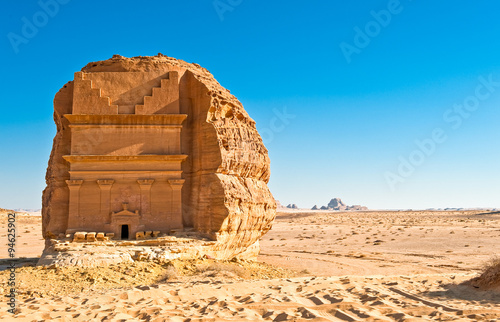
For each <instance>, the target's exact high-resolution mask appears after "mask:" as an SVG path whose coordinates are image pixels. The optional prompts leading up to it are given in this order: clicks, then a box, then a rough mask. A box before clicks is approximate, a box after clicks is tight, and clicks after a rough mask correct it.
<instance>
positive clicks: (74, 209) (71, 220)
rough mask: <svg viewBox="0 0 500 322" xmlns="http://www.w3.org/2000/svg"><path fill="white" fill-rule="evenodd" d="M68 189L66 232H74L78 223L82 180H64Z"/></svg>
mask: <svg viewBox="0 0 500 322" xmlns="http://www.w3.org/2000/svg"><path fill="white" fill-rule="evenodd" d="M66 183H67V184H68V188H69V214H68V227H67V231H68V232H74V231H76V230H77V229H78V228H79V227H78V224H79V222H80V188H81V186H82V184H83V180H66Z"/></svg>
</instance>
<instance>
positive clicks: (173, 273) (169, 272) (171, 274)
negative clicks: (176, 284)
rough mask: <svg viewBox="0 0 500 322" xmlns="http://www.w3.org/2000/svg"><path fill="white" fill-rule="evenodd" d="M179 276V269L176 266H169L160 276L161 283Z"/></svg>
mask: <svg viewBox="0 0 500 322" xmlns="http://www.w3.org/2000/svg"><path fill="white" fill-rule="evenodd" d="M176 277H177V270H176V269H175V267H174V266H168V267H167V268H166V269H165V270H164V271H163V272H162V273H161V274H160V276H159V277H158V282H159V283H162V282H163V283H164V282H168V281H169V280H172V279H174V278H176Z"/></svg>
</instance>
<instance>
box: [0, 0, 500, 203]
mask: <svg viewBox="0 0 500 322" xmlns="http://www.w3.org/2000/svg"><path fill="white" fill-rule="evenodd" d="M54 1H56V0H42V1H41V2H37V1H6V2H5V3H4V10H2V13H1V16H0V17H1V20H0V21H1V36H2V37H1V41H0V50H1V51H0V52H1V55H2V56H1V58H2V61H3V63H4V66H3V72H2V76H3V77H2V78H1V80H0V82H1V89H2V94H3V95H2V97H3V104H2V112H3V115H2V118H1V121H0V124H1V125H0V138H1V139H0V151H2V157H1V158H0V169H1V170H0V183H1V184H0V207H4V208H22V207H24V208H38V207H40V205H41V191H42V190H43V188H44V186H45V182H44V177H45V170H46V167H47V161H48V158H49V155H50V149H51V145H52V139H53V136H54V134H55V125H54V124H53V121H52V110H53V107H52V100H53V97H54V95H55V93H56V92H57V91H58V90H59V88H61V87H62V86H63V85H64V84H65V83H66V82H67V81H69V80H72V78H73V73H74V72H75V71H78V70H80V69H81V68H82V67H83V66H85V65H86V64H87V63H88V62H90V61H98V60H104V59H108V58H110V57H111V56H112V55H113V54H120V55H123V56H126V57H132V56H138V55H156V54H157V53H159V52H161V53H163V54H166V55H168V56H171V57H175V58H179V59H183V60H185V61H187V62H196V63H198V64H200V65H202V66H203V67H205V68H207V69H208V70H209V71H210V72H212V73H213V74H214V76H215V77H216V79H217V80H218V81H219V82H220V83H221V84H222V85H223V86H225V87H226V88H228V89H230V90H231V92H232V93H233V94H234V95H236V97H238V98H239V99H240V101H241V102H242V103H243V104H244V106H245V109H246V110H247V111H248V113H249V114H250V115H251V116H252V117H253V118H254V119H255V120H256V122H257V127H258V129H259V131H261V133H262V134H263V137H264V141H265V144H266V146H267V147H268V149H269V153H270V156H271V170H272V176H271V181H270V184H269V185H270V188H271V190H272V192H273V193H274V195H275V197H276V198H277V199H278V200H280V201H281V202H282V203H284V204H288V203H296V204H298V205H299V206H300V207H312V206H313V205H315V204H317V205H324V204H327V203H328V201H329V200H330V199H331V198H333V197H340V198H342V199H343V200H344V201H345V202H346V203H348V204H362V205H366V206H368V207H370V208H431V207H500V197H499V196H500V194H499V192H500V189H499V188H498V182H499V181H500V149H499V147H498V142H499V141H500V130H499V126H498V121H499V119H500V87H499V86H498V84H496V83H495V81H496V80H498V81H499V82H500V42H499V41H498V35H499V34H500V22H499V20H498V17H497V15H498V12H499V11H500V3H498V2H496V1H482V2H475V3H472V2H470V3H468V4H466V3H465V2H458V3H454V4H453V5H450V4H449V3H443V2H439V3H436V1H430V0H413V1H410V0H401V1H395V0H391V1H378V0H371V1H356V2H354V1H353V2H350V3H347V1H340V0H338V1H307V2H306V1H286V2H277V1H276V2H271V1H260V0H253V1H249V0H220V1H219V0H216V1H204V0H198V1H193V0H191V1H166V0H162V1H147V0H146V1H141V2H132V1H123V0H122V1H92V0H86V1H81V0H59V2H56V3H58V5H57V8H56V7H55V6H54V5H53V4H54ZM44 7H45V9H46V11H44ZM47 11H49V13H50V15H49V14H47V13H45V12H47ZM26 21H27V22H28V24H31V23H35V28H36V30H33V29H31V30H30V29H29V27H25V25H26V24H27V23H26ZM359 31H361V33H359ZM345 48H349V49H350V50H351V51H350V52H349V51H348V52H343V49H344V51H345V50H346V49H345ZM488 79H489V81H488ZM481 80H483V81H481ZM485 81H486V82H485ZM485 84H486V85H485ZM488 84H489V85H488ZM478 87H480V88H479V91H477V90H478ZM478 93H479V94H478ZM457 104H458V105H464V104H465V106H466V108H465V109H464V107H460V106H459V107H454V106H455V105H457ZM467 104H468V105H467ZM445 115H447V117H445ZM436 130H437V131H439V133H441V135H440V136H439V140H437V141H439V142H437V141H436V140H434V138H433V133H434V131H436ZM429 140H432V143H429V142H431V141H429ZM416 141H418V142H420V143H421V144H420V146H419V145H418V144H417V143H416ZM422 142H423V143H422ZM425 143H427V145H426V144H425ZM422 144H423V146H424V148H421V146H422ZM425 147H427V148H425Z"/></svg>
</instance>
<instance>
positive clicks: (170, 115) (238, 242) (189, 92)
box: [42, 54, 276, 259]
mask: <svg viewBox="0 0 500 322" xmlns="http://www.w3.org/2000/svg"><path fill="white" fill-rule="evenodd" d="M54 121H55V123H56V125H57V134H56V136H55V138H54V142H53V149H52V153H51V156H50V161H49V166H48V169H47V175H46V182H47V188H46V189H45V190H44V193H43V209H42V216H43V236H44V238H46V240H49V239H53V238H56V236H59V235H60V234H65V235H67V234H72V233H76V234H75V235H74V239H75V240H77V241H79V240H81V239H82V236H81V232H87V233H89V232H100V233H101V232H102V233H103V234H105V236H109V238H110V239H127V238H131V239H133V238H134V237H135V236H136V235H137V234H138V235H140V238H144V237H142V236H144V232H147V235H148V236H152V237H158V236H160V235H162V236H165V235H168V234H170V233H172V232H179V231H183V230H185V229H192V231H194V232H196V233H198V234H199V235H200V236H205V237H207V238H209V239H210V240H213V241H216V243H214V246H211V251H213V254H212V255H213V256H216V257H217V258H219V259H228V258H232V257H235V256H237V255H238V254H247V253H249V254H253V255H255V253H256V252H255V249H257V252H258V240H259V239H260V238H261V237H262V235H263V234H265V233H266V232H267V231H268V230H269V229H270V228H271V225H272V222H273V220H274V218H275V215H276V202H275V200H274V198H273V196H272V194H271V192H270V191H269V188H268V187H267V182H268V181H269V175H270V170H269V157H268V153H267V149H266V148H265V146H264V144H263V142H262V139H261V137H260V135H259V134H258V133H257V129H256V127H255V122H254V121H253V120H252V119H251V118H250V117H249V116H248V114H247V113H246V112H245V110H244V109H243V106H242V105H241V103H240V102H239V101H238V100H237V99H236V98H235V97H234V96H233V95H231V94H230V93H229V91H228V90H226V89H225V88H223V87H222V86H221V85H220V84H219V83H218V82H217V81H216V80H215V79H214V78H213V76H212V75H211V74H210V73H209V72H208V71H207V70H206V69H204V68H202V67H200V66H199V65H196V64H189V63H186V62H184V61H181V60H176V59H174V58H169V57H166V56H164V55H161V54H159V55H158V56H154V57H142V56H141V57H134V58H125V57H122V56H118V55H115V56H113V58H111V59H109V60H105V61H100V62H95V63H89V64H88V65H87V66H86V67H84V68H83V69H82V71H80V72H77V73H75V78H74V80H73V81H70V82H68V83H67V84H66V85H64V86H63V88H61V90H60V91H59V92H58V93H57V94H56V96H55V98H54ZM150 232H151V233H150ZM113 236H114V237H113ZM90 237H91V238H92V239H95V235H91V236H90ZM99 237H101V235H99ZM83 238H85V237H83ZM87 239H88V235H87ZM47 245H49V243H48V244H47ZM253 255H252V256H253ZM240 256H241V255H240Z"/></svg>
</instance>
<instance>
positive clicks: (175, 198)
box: [168, 179, 185, 229]
mask: <svg viewBox="0 0 500 322" xmlns="http://www.w3.org/2000/svg"><path fill="white" fill-rule="evenodd" d="M184 181H185V180H183V179H175V180H168V183H169V184H170V187H171V188H172V205H171V214H172V216H171V223H170V224H171V227H172V229H181V228H183V225H182V193H181V190H182V185H183V184H184Z"/></svg>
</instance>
